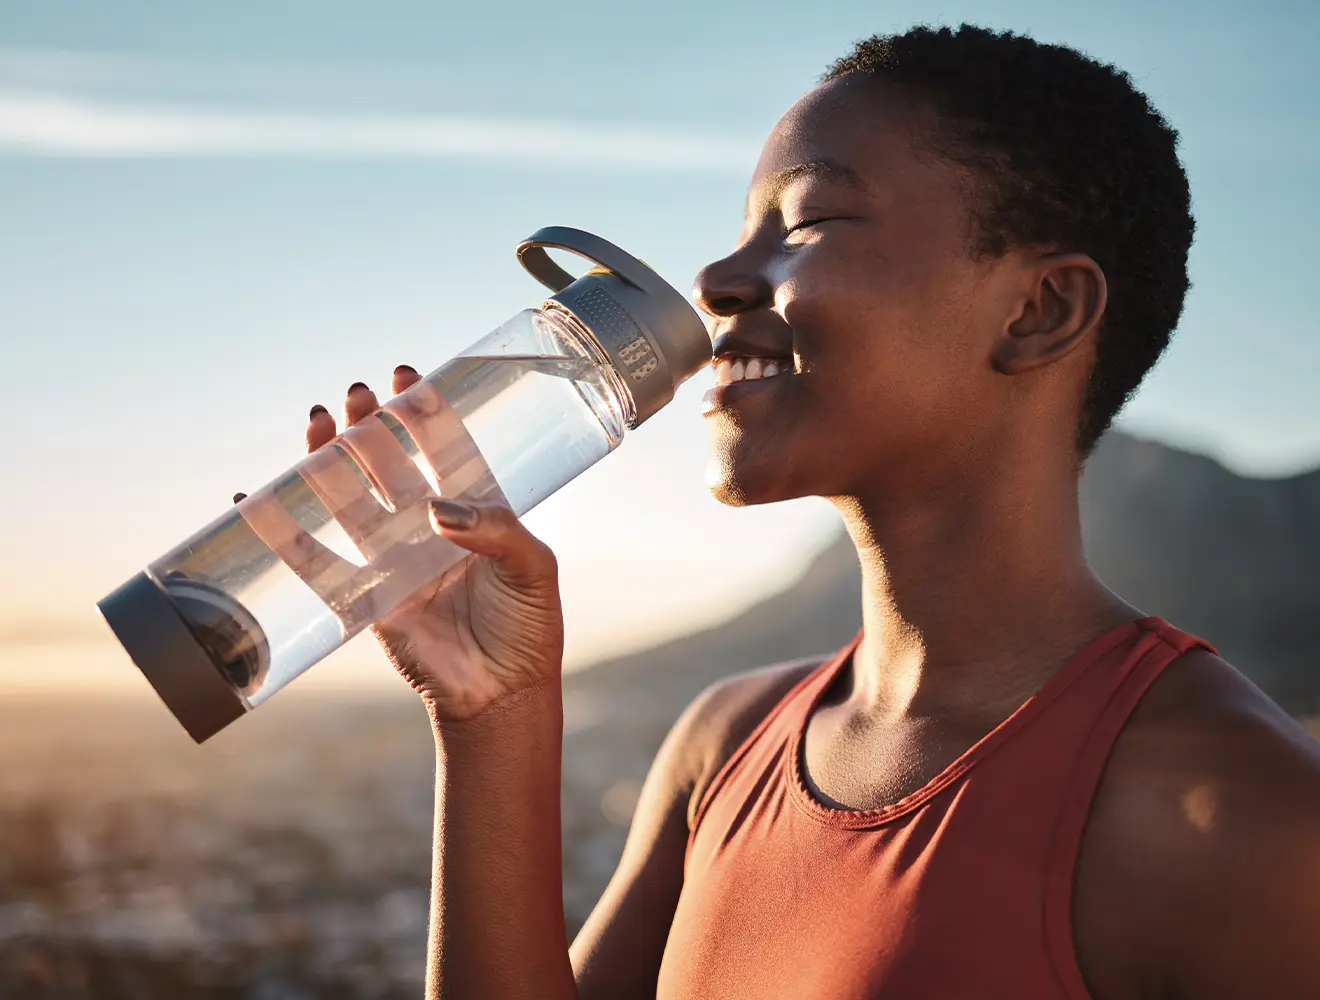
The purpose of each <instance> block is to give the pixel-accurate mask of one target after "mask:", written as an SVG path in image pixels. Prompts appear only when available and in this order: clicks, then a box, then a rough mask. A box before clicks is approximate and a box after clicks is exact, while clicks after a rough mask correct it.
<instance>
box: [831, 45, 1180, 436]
mask: <svg viewBox="0 0 1320 1000" xmlns="http://www.w3.org/2000/svg"><path fill="white" fill-rule="evenodd" d="M852 74H860V75H863V76H865V77H867V78H869V79H872V80H877V81H881V82H884V83H893V84H896V85H898V86H900V87H902V88H904V89H906V90H908V91H909V92H910V93H911V94H912V95H913V96H914V97H915V98H916V99H917V100H918V101H919V102H920V103H921V104H923V105H925V106H927V107H929V108H930V109H931V110H932V111H934V113H935V114H936V116H937V118H938V122H939V124H938V127H937V129H936V132H937V134H936V135H934V136H932V140H933V142H934V143H935V147H934V148H935V151H936V152H938V153H940V154H941V155H944V156H947V157H948V158H949V159H951V160H953V161H955V162H958V163H962V164H964V165H966V166H970V167H972V168H973V169H975V170H976V171H978V173H979V175H980V177H981V179H982V180H983V181H984V185H983V186H984V192H983V193H982V194H981V195H980V196H979V197H978V198H977V199H976V203H975V205H974V208H973V212H974V217H975V221H976V224H977V229H978V237H979V239H978V241H977V246H976V248H975V249H976V251H977V252H978V253H982V254H989V255H993V256H999V255H1001V254H1003V253H1005V252H1006V251H1007V250H1009V249H1010V248H1012V247H1026V246H1041V247H1050V248H1053V249H1056V250H1059V251H1064V252H1081V253H1086V254H1089V255H1090V256H1091V257H1092V259H1094V260H1095V262H1096V263H1097V264H1099V265H1100V267H1101V269H1102V270H1103V271H1104V272H1105V279H1106V282H1107V284H1108V286H1109V299H1108V304H1107V306H1106V309H1105V316H1104V319H1103V321H1102V323H1101V327H1100V331H1099V339H1098V341H1097V344H1096V361H1095V364H1094V366H1093V367H1092V370H1091V374H1090V377H1089V381H1088V384H1087V386H1086V395H1085V399H1084V402H1083V404H1082V410H1081V418H1080V421H1079V426H1078V430H1077V448H1078V453H1079V455H1081V456H1082V457H1085V456H1086V455H1088V454H1089V453H1090V452H1091V450H1092V449H1093V448H1094V447H1095V445H1096V442H1097V441H1099V439H1100V436H1101V435H1102V434H1104V432H1105V431H1106V430H1107V429H1108V427H1109V425H1110V423H1112V422H1113V419H1114V416H1115V415H1116V414H1117V413H1118V411H1119V410H1120V409H1122V408H1123V405H1124V404H1125V403H1126V402H1127V401H1128V399H1129V398H1130V397H1131V396H1132V394H1133V393H1134V392H1135V391H1136V389H1137V386H1138V385H1140V384H1141V380H1142V379H1143V378H1145V376H1146V373H1147V372H1148V371H1149V370H1150V369H1151V368H1152V367H1153V366H1154V364H1155V362H1156V361H1158V360H1159V357H1160V355H1161V354H1163V353H1164V349H1165V348H1166V347H1167V346H1168V344H1169V338H1170V337H1171V336H1172V334H1173V329H1174V327H1175V326H1177V324H1178V318H1179V316H1180V315H1181V314H1182V308H1183V299H1184V298H1185V297H1186V294H1187V289H1188V285H1189V282H1188V278H1187V251H1188V248H1189V247H1190V246H1191V243H1192V234H1193V233H1194V231H1195V229H1196V223H1195V221H1194V220H1193V218H1192V210H1191V193H1190V191H1189V189H1188V186H1187V175H1186V173H1185V172H1184V171H1183V167H1182V164H1181V163H1180V162H1179V161H1178V152H1177V147H1178V133H1177V132H1176V131H1174V129H1173V128H1172V127H1170V125H1169V123H1168V122H1167V121H1165V119H1164V117H1163V116H1162V115H1161V114H1160V113H1159V112H1158V111H1157V110H1156V109H1155V108H1154V106H1153V105H1152V104H1151V102H1150V100H1149V99H1148V98H1147V97H1146V95H1145V94H1143V93H1141V92H1140V91H1139V90H1137V88H1136V87H1135V86H1134V85H1133V82H1132V78H1131V77H1130V76H1128V74H1127V73H1125V72H1123V71H1122V70H1120V69H1117V68H1116V67H1114V66H1111V65H1108V64H1106V63H1101V62H1098V61H1096V60H1095V59H1092V58H1090V57H1089V56H1086V55H1084V54H1082V53H1081V52H1078V51H1077V50H1075V49H1071V48H1068V47H1066V46H1063V45H1046V44H1042V43H1040V42H1037V41H1036V40H1034V39H1032V38H1028V37H1026V36H1024V35H1018V34H1014V33H1012V32H994V31H989V30H987V29H985V28H979V27H974V26H972V25H966V24H964V25H961V26H960V27H958V28H956V29H954V28H947V27H941V28H933V27H928V26H919V27H915V28H912V29H911V30H909V31H906V32H904V33H903V34H901V35H875V36H873V37H871V38H868V39H865V40H864V41H861V42H858V43H857V45H856V46H855V47H854V49H853V51H852V52H851V53H849V54H848V55H847V56H845V57H844V58H842V59H840V60H838V61H837V62H835V63H834V64H833V65H832V66H830V68H829V69H828V70H827V71H826V73H825V75H824V77H822V80H821V82H822V83H823V82H826V81H829V80H834V79H837V78H839V77H842V76H847V75H852Z"/></svg>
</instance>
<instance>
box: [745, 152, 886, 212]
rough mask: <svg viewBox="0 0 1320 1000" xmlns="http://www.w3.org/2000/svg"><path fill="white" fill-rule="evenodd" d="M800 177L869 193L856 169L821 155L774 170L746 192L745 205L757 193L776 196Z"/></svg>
mask: <svg viewBox="0 0 1320 1000" xmlns="http://www.w3.org/2000/svg"><path fill="white" fill-rule="evenodd" d="M802 177H819V178H820V179H821V180H827V181H833V182H835V183H836V184H845V185H847V186H848V187H852V188H856V189H857V190H858V191H861V192H862V193H863V194H870V188H868V187H867V186H866V182H865V181H864V180H862V175H861V174H859V173H858V172H857V171H856V170H854V169H853V168H852V167H850V166H848V165H847V164H846V163H840V162H839V161H838V160H831V159H829V158H828V157H823V158H821V159H818V160H808V161H806V162H805V163H795V164H793V165H792V166H791V167H784V168H782V169H780V170H776V171H775V172H774V173H773V174H771V175H770V176H769V177H766V178H764V179H763V180H761V181H760V182H759V183H758V184H757V185H756V187H755V188H753V189H752V190H751V191H749V192H748V194H747V207H748V208H750V207H751V204H752V200H753V198H754V197H755V196H756V195H758V194H759V195H761V197H763V198H767V199H772V198H778V197H779V196H780V195H781V194H783V193H784V189H785V188H787V187H788V186H789V185H790V184H792V183H793V182H794V181H796V180H798V179H799V178H802Z"/></svg>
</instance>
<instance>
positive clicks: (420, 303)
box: [0, 0, 1320, 684]
mask: <svg viewBox="0 0 1320 1000" xmlns="http://www.w3.org/2000/svg"><path fill="white" fill-rule="evenodd" d="M552 11H553V14H554V15H555V16H551V15H552ZM923 20H924V21H936V22H942V23H956V22H958V21H962V20H969V21H974V22H977V23H982V24H986V25H989V26H993V27H1004V28H1014V29H1018V30H1024V31H1029V32H1030V33H1032V34H1034V35H1036V36H1037V37H1039V38H1041V39H1042V40H1049V41H1063V42H1067V43H1069V44H1073V45H1075V46H1077V47H1079V48H1082V49H1084V50H1086V51H1089V52H1090V53H1092V54H1093V55H1096V56H1098V57H1101V58H1104V59H1107V60H1111V61H1114V62H1116V63H1118V64H1119V65H1121V66H1123V67H1124V68H1126V69H1128V70H1129V71H1130V72H1131V73H1132V74H1133V76H1134V77H1135V78H1136V80H1137V82H1138V84H1139V85H1140V86H1141V87H1142V88H1143V89H1145V90H1146V91H1147V92H1148V93H1149V94H1151V96H1152V97H1153V98H1154V100H1155V102H1156V104H1157V105H1158V106H1159V107H1160V108H1161V110H1163V111H1164V112H1165V113H1166V115H1167V116H1168V117H1169V118H1170V120H1171V121H1172V122H1173V124H1174V125H1175V126H1176V127H1177V128H1179V130H1180V131H1181V132H1182V135H1183V147H1182V149H1183V157H1184V161H1185V163H1186V165H1187V168H1188V171H1189V174H1190V177H1191V182H1192V191H1193V197H1194V199H1195V206H1196V213H1197V217H1198V223H1199V232H1198V238H1197V243H1196V245H1195V247H1194V248H1193V254H1192V263H1191V267H1192V278H1193V282H1194V285H1195V287H1194V289H1193V292H1192V294H1191V297H1190V299H1189V302H1188V308H1187V312H1186V314H1185V317H1184V320H1183V323H1182V326H1181V329H1180V332H1179V334H1178V337H1177V338H1176V340H1175V344H1174V346H1173V348H1172V349H1171V351H1170V353H1169V354H1168V356H1167V357H1166V359H1165V361H1164V362H1163V363H1162V364H1161V365H1160V367H1159V369H1158V370H1157V371H1156V372H1155V374H1154V375H1153V377H1152V378H1151V379H1150V380H1149V382H1148V384H1147V386H1146V387H1145V388H1144V389H1143V391H1142V392H1141V394H1140V396H1139V398H1138V399H1137V400H1136V401H1135V402H1134V403H1133V405H1132V406H1131V408H1130V411H1129V413H1128V415H1127V417H1126V420H1125V422H1126V424H1127V426H1129V427H1130V428H1133V429H1135V430H1138V431H1140V432H1142V433H1146V434H1149V435H1151V436H1155V437H1159V438H1161V439H1164V440H1167V441H1170V442H1173V443H1176V444H1182V445H1186V446H1190V447H1195V448H1197V449H1199V450H1202V451H1206V452H1209V453H1211V454H1214V455H1215V456H1217V457H1219V458H1221V459H1222V460H1224V461H1226V462H1227V463H1228V464H1230V465H1231V466H1233V467H1234V468H1236V469H1238V470H1240V471H1244V472H1249V473H1253V474H1286V473H1289V472H1293V471H1297V470H1299V469H1301V468H1304V467H1308V466H1310V465H1312V464H1314V463H1316V462H1317V461H1320V393H1317V392H1316V390H1315V381H1316V373H1317V372H1320V338H1317V337H1316V335H1315V332H1314V323H1313V319H1312V316H1313V309H1312V306H1311V298H1312V294H1313V285H1314V271H1315V268H1314V265H1313V263H1312V260H1311V257H1310V254H1311V246H1312V244H1313V239H1314V237H1313V234H1314V233H1315V232H1316V231H1318V230H1320V193H1318V192H1317V184H1316V181H1315V178H1316V177H1317V176H1320V124H1318V123H1320V71H1317V69H1316V64H1315V60H1314V57H1313V52H1312V51H1311V48H1312V45H1313V42H1314V39H1315V38H1317V37H1320V5H1316V4H1304V3H1300V2H1299V3H1264V4H1261V3H1247V2H1242V3H1238V4H1231V5H1230V4H1205V3H1191V2H1179V3H1151V2H1146V3H1140V4H1137V3H1131V4H1125V3H1105V4H1093V5H1090V6H1083V5H1080V4H1057V3H1027V2H981V3H953V2H944V3H902V4H899V3H872V4H860V3H829V2H816V3H812V4H806V3H797V4H792V5H790V4H776V3H743V2H732V3H704V4H695V3H690V2H687V0H681V2H680V0H674V2H670V3H666V4H655V5H649V6H643V5H634V4H619V3H617V2H616V3H594V2H592V3H578V4H574V5H572V6H561V7H556V8H553V9H552V8H548V7H547V6H546V5H544V4H540V3H537V4H529V3H486V4H469V5H454V4H441V3H425V4H423V3H415V4H401V3H394V4H390V3H373V4H370V5H368V4H347V3H342V2H327V0H321V2H317V3H277V2H271V0H264V2H259V3H258V2H252V0H242V2H231V3H226V4H210V5H200V4H177V3H146V2H123V0H121V2H118V3H115V4H113V5H109V4H103V3H90V2H84V3H77V2H73V3H70V2H66V3H60V4H50V3H41V2H16V0H6V2H5V3H4V4H3V5H0V362H3V370H4V372H5V374H6V376H7V377H8V379H9V394H8V402H9V408H10V420H11V431H10V432H9V433H8V434H7V435H6V436H5V440H4V443H3V444H0V449H3V458H4V460H5V466H6V468H8V469H9V470H11V475H10V477H9V483H10V489H9V490H7V491H6V492H5V493H4V494H3V495H0V517H3V520H4V523H5V524H6V526H7V527H6V530H5V532H4V534H3V536H2V537H0V563H3V565H4V566H5V567H6V568H7V569H8V570H9V572H8V573H6V574H5V575H6V580H5V582H4V583H3V584H0V598H3V602H2V606H0V684H3V682H4V676H5V670H6V665H8V667H9V673H10V675H14V674H16V673H18V672H20V671H22V670H24V669H25V668H24V667H23V666H22V664H23V663H27V662H28V661H27V660H22V662H21V663H20V659H19V658H17V654H12V653H11V654H10V655H9V657H8V660H6V658H5V657H6V654H5V652H4V649H3V643H5V642H8V643H9V645H10V646H11V647H14V648H18V646H19V644H27V646H30V645H31V644H32V643H36V642H42V643H49V642H53V641H56V640H68V641H73V640H77V641H79V642H87V643H96V642H102V643H103V642H104V636H105V633H104V631H103V629H102V626H101V625H100V624H99V620H98V618H97V616H96V614H95V611H94V609H93V607H92V605H93V603H94V601H95V600H96V599H97V598H98V597H100V596H101V595H102V594H103V593H104V592H106V591H107V590H109V589H110V588H112V587H113V586H114V585H115V584H117V583H118V582H119V581H120V580H122V579H123V578H125V577H127V576H128V575H130V574H131V573H132V572H134V571H135V570H136V569H137V568H139V567H140V566H141V565H142V564H144V563H145V562H147V561H149V560H150V559H152V558H154V557H155V556H156V555H158V554H159V553H160V552H161V551H163V550H164V549H165V548H167V547H169V546H170V545H172V544H173V543H175V542H176V541H178V540H180V539H181V538H182V537H184V536H186V535H187V534H189V533H190V532H191V531H192V530H193V529H195V528H197V527H199V526H200V525H201V524H203V523H205V522H206V521H208V520H209V519H210V518H211V517H213V516H214V515H215V514H216V513H218V512H219V510H221V509H222V508H223V506H224V505H225V504H227V502H228V497H229V495H230V494H231V493H232V492H234V490H236V489H243V488H250V487H253V486H256V485H260V484H261V483H262V482H264V481H266V480H267V479H269V478H270V477H271V476H273V475H274V474H276V473H277V472H278V471H280V470H281V469H283V468H284V467H286V466H287V465H289V464H290V463H291V462H292V461H293V460H294V459H295V458H296V457H297V455H298V451H299V437H300V434H301V427H302V423H303V420H304V418H305V415H306V411H307V408H308V406H310V405H311V404H312V403H313V402H318V401H321V402H325V403H327V404H329V405H332V406H333V405H335V404H337V402H338V400H339V398H340V394H341V393H342V391H343V387H344V386H346V385H347V384H348V383H349V382H351V381H354V380H356V379H359V378H360V379H363V380H364V381H367V382H369V383H372V384H373V385H377V386H381V387H383V386H384V385H385V384H386V383H387V381H388V373H389V371H390V370H391V369H392V368H393V366H394V365H395V364H397V363H399V362H409V363H412V364H414V365H416V366H417V367H419V368H422V369H423V370H426V369H429V368H431V367H434V366H435V365H436V364H438V363H439V362H440V361H442V360H444V358H446V357H447V356H449V355H451V354H453V353H454V352H455V351H457V350H459V349H461V348H462V347H464V346H465V345H466V344H468V343H469V342H471V341H472V340H473V339H475V338H476V337H477V336H479V335H480V334H482V333H484V332H485V331H486V330H487V329H489V328H491V327H493V326H495V325H496V324H497V323H499V322H500V321H501V320H502V319H504V318H505V317H506V316H508V315H509V314H511V313H512V312H515V311H517V310H518V309H520V308H523V307H524V306H527V305H533V304H535V303H536V302H537V301H538V300H539V296H538V294H537V287H536V286H535V285H534V284H533V283H532V282H531V281H530V280H529V279H527V278H526V277H525V276H523V275H522V274H521V272H520V271H519V269H518V268H517V266H516V264H515V263H514V260H513V255H512V248H513V245H514V244H515V243H516V242H517V241H518V239H520V238H521V237H523V236H525V235H527V234H528V233H529V232H531V231H532V230H534V229H536V228H538V227H540V226H542V225H548V224H563V225H575V226H580V227H582V228H586V229H593V230H596V231H598V232H600V233H601V234H602V235H604V236H606V237H608V238H610V239H612V240H614V241H615V242H618V243H620V244H622V245H623V246H625V247H627V248H629V249H631V250H632V251H633V252H635V253H637V254H638V255H640V256H642V257H645V258H646V259H647V260H648V261H650V262H651V263H652V264H653V265H654V266H655V267H656V268H657V269H658V270H660V272H661V273H662V274H665V275H666V276H667V277H669V278H670V280H672V281H673V282H674V283H675V284H678V285H679V286H680V287H684V288H686V287H687V286H688V285H689V284H690V282H691V279H692V276H693V275H694V274H695V272H696V270H697V269H698V268H699V267H700V266H701V265H702V264H703V263H705V262H706V261H707V260H709V259H711V258H712V257H715V256H719V255H721V254H723V253H725V252H727V250H728V249H729V248H730V247H731V245H732V243H733V241H734V239H735V237H736V234H737V231H738V228H739V224H740V213H741V205H742V198H743V193H744V189H745V185H746V180H747V176H748V175H749V173H750V170H751V167H752V165H753V163H754V160H755V155H756V150H757V147H758V146H759V143H760V141H761V140H762V138H763V137H764V135H765V133H766V131H767V130H768V129H769V127H770V126H771V125H772V124H773V122H774V121H775V119H776V118H777V117H778V116H779V115H780V114H781V113H782V112H783V110H784V109H785V108H787V106H788V105H789V104H791V103H792V101H793V100H794V99H795V98H796V97H797V96H798V95H799V94H800V93H801V92H802V91H804V90H805V89H807V88H809V87H810V86H811V84H812V82H813V80H814V79H815V78H816V77H817V76H818V75H819V73H820V72H821V70H822V69H823V68H824V66H825V65H826V64H827V63H828V62H829V61H830V60H832V59H833V58H835V57H837V56H839V55H841V54H843V53H844V52H845V51H846V50H847V48H848V47H849V45H850V43H851V42H852V41H854V40H855V39H857V38H860V37H863V36H865V35H867V34H870V33H873V32H876V31H887V30H896V29H901V28H903V27H905V26H907V25H909V24H911V23H914V22H917V21H923ZM639 149H640V150H642V151H643V152H644V154H645V155H641V156H639V155H638V150H639ZM698 383H699V384H698ZM704 384H705V376H700V377H699V378H698V379H697V380H694V384H690V385H689V386H688V387H687V388H686V389H685V390H684V392H683V393H681V394H680V396H679V398H678V400H677V401H676V403H675V404H674V405H672V406H671V407H670V408H669V409H668V410H667V411H666V412H664V413H663V414H661V415H660V416H659V417H657V418H655V420H654V421H652V423H651V424H649V425H648V426H647V427H645V428H643V429H642V430H641V431H639V432H638V433H637V434H636V435H635V440H630V441H628V442H625V445H624V447H623V449H622V450H621V451H620V452H619V453H618V454H617V455H615V456H612V457H611V458H610V459H609V460H608V461H607V462H605V463H603V464H602V465H601V466H600V467H598V468H597V469H595V470H592V471H591V472H590V473H588V474H587V475H586V476H584V477H583V478H582V479H581V480H579V481H578V482H577V483H574V484H573V485H572V486H570V487H569V488H568V489H567V490H565V491H564V493H563V494H561V495H560V496H558V497H556V498H554V499H552V500H551V501H549V502H548V503H547V504H546V505H545V507H544V508H543V509H541V510H538V511H536V512H534V513H533V515H532V516H531V523H532V524H533V526H534V527H535V528H536V529H537V530H538V531H539V532H540V533H542V534H543V535H544V536H545V537H546V538H547V539H549V540H550V541H551V542H552V544H554V545H555V546H556V548H557V549H558V550H559V551H560V554H561V561H562V563H563V565H564V581H565V584H564V585H565V594H566V600H567V604H568V611H569V636H570V651H571V655H572V657H573V658H574V659H575V662H580V661H582V660H584V659H590V658H591V657H592V656H595V655H600V654H602V653H604V652H608V651H611V650H616V649H623V648H628V647H635V646H639V645H643V644H645V643H647V642H649V641H652V640H654V639H656V638H660V637H662V636H663V635H665V634H671V633H673V632H676V631H684V630H686V629H687V628H689V627H691V626H693V625H695V624H697V623H700V622H714V621H717V620H719V619H720V618H722V617H726V616H727V615H729V614H731V613H732V612H733V611H736V610H737V609H738V608H739V607H741V606H744V605H746V604H747V603H750V602H751V601H753V600H755V599H756V598H757V597H758V596H760V595H761V594H763V593H765V592H766V591H768V590H771V589H775V588H777V587H779V586H782V585H783V584H784V583H786V582H787V581H788V580H789V579H791V577H792V576H793V574H794V573H795V572H797V571H798V570H799V569H800V568H801V566H802V565H803V564H804V562H805V561H806V560H807V559H808V558H809V556H810V554H811V552H812V551H813V550H814V548H816V547H818V546H819V545H820V544H821V543H822V542H823V541H824V540H825V539H826V538H827V537H829V535H830V533H831V532H832V531H833V529H834V520H833V516H832V514H831V513H830V512H829V510H828V509H827V508H825V507H824V506H823V505H822V504H820V503H818V502H814V501H804V502H799V503H794V504H787V505H780V506H777V507H774V508H767V509H761V510H751V511H730V510H726V509H723V508H721V507H719V506H718V505H717V504H715V503H714V501H712V500H710V499H709V498H708V497H707V496H706V494H705V490H704V487H703V486H702V482H701V469H702V464H703V460H704V447H705V433H704V430H703V428H702V426H701V422H700V418H699V416H698V412H697V410H698V407H697V400H698V399H699V397H700V393H701V391H702V389H703V388H704ZM639 484H644V485H639ZM639 516H643V517H647V518H651V519H653V523H656V524H661V525H667V526H672V532H671V533H670V534H669V535H668V536H666V537H664V538H659V539H655V540H653V541H651V542H640V543H637V545H636V546H635V547H634V548H631V549H628V550H627V551H623V552H621V551H619V549H618V546H617V545H616V544H615V540H616V539H617V537H619V534H621V532H617V531H612V530H611V529H612V528H613V527H621V526H623V525H626V524H628V523H631V522H632V521H633V520H634V519H635V518H637V517H639ZM602 539H608V542H607V543H606V542H603V541H602ZM631 579H640V580H646V581H650V583H649V585H648V586H646V587H643V588H642V589H640V590H636V589H633V588H630V587H621V586H620V583H621V582H626V581H629V580H631ZM625 591H627V595H626V596H624V592H625ZM350 648H351V649H352V650H356V651H357V652H356V653H354V654H353V655H356V656H359V657H369V656H371V655H373V654H371V652H370V650H369V649H368V648H366V647H363V646H362V645H361V644H354V645H353V646H352V647H350ZM349 658H350V659H351V657H349ZM355 662H356V661H355ZM107 669H119V667H118V666H115V667H113V668H107ZM346 669H350V670H351V669H357V668H356V667H350V668H346ZM372 669H375V668H372Z"/></svg>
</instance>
